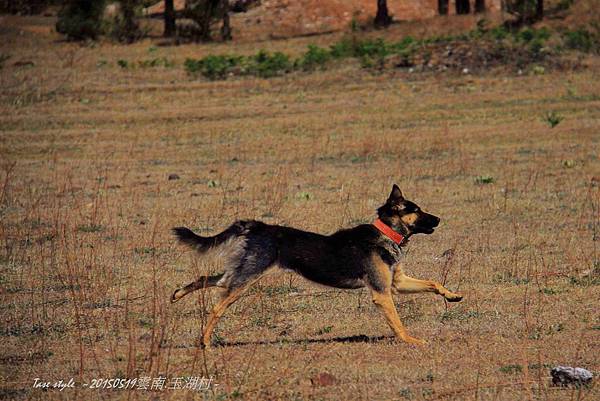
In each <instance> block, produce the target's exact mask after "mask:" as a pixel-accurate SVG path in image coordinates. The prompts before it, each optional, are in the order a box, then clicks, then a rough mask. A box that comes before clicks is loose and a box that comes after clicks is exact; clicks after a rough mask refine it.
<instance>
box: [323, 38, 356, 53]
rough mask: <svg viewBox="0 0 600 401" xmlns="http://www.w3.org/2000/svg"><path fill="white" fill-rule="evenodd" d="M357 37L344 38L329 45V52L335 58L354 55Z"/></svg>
mask: <svg viewBox="0 0 600 401" xmlns="http://www.w3.org/2000/svg"><path fill="white" fill-rule="evenodd" d="M355 42H356V39H355V38H352V39H351V38H343V39H342V40H340V41H339V42H336V43H334V44H332V45H331V46H329V54H330V55H331V57H333V58H345V57H352V56H354V43H355Z"/></svg>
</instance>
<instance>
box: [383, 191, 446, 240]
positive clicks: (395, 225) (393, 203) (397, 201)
mask: <svg viewBox="0 0 600 401" xmlns="http://www.w3.org/2000/svg"><path fill="white" fill-rule="evenodd" d="M377 214H378V215H379V218H380V219H381V221H383V222H384V223H385V224H387V225H388V226H390V227H391V228H392V229H393V230H394V231H397V232H399V233H400V234H403V235H404V236H410V235H412V234H432V233H433V231H434V229H435V227H437V226H438V224H440V218H439V217H437V216H434V215H433V214H429V213H425V212H424V211H422V210H421V208H420V207H419V205H417V204H416V203H414V202H411V201H409V200H407V199H405V198H404V196H403V195H402V191H400V188H398V186H397V185H396V184H394V186H393V187H392V192H391V193H390V196H389V198H388V200H387V201H386V202H385V204H384V205H383V206H381V207H380V208H379V209H377Z"/></svg>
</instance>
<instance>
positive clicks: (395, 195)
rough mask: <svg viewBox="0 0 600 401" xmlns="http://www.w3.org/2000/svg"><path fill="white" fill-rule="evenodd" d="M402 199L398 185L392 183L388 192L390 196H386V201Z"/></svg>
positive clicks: (393, 201) (399, 200)
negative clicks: (390, 190)
mask: <svg viewBox="0 0 600 401" xmlns="http://www.w3.org/2000/svg"><path fill="white" fill-rule="evenodd" d="M403 200H404V196H403V195H402V191H400V188H398V185H396V184H394V186H393V187H392V192H390V197H389V198H388V200H387V201H388V203H400V202H402V201H403Z"/></svg>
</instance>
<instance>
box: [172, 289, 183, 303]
mask: <svg viewBox="0 0 600 401" xmlns="http://www.w3.org/2000/svg"><path fill="white" fill-rule="evenodd" d="M180 292H181V290H175V292H174V293H173V295H171V303H172V304H173V303H175V302H177V301H179V300H180V299H181V298H182V295H181V294H180Z"/></svg>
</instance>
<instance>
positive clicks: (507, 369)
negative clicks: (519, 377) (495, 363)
mask: <svg viewBox="0 0 600 401" xmlns="http://www.w3.org/2000/svg"><path fill="white" fill-rule="evenodd" d="M498 371H500V372H501V373H505V374H511V375H514V374H517V373H521V372H522V371H523V366H521V365H519V364H518V363H514V364H510V365H504V366H502V367H500V369H498Z"/></svg>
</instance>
